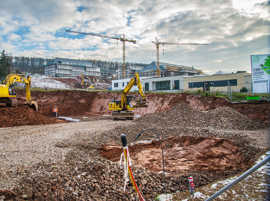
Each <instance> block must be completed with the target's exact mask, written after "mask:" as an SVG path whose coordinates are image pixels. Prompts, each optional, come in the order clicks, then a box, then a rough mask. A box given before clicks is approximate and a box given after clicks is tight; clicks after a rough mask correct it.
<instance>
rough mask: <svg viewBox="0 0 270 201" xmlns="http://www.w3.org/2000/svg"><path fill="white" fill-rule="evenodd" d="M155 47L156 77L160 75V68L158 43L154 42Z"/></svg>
mask: <svg viewBox="0 0 270 201" xmlns="http://www.w3.org/2000/svg"><path fill="white" fill-rule="evenodd" d="M156 47H157V72H156V75H157V76H158V77H160V69H159V43H158V42H157V43H156Z"/></svg>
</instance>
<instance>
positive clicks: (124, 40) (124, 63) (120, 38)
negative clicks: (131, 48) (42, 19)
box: [66, 30, 136, 78]
mask: <svg viewBox="0 0 270 201" xmlns="http://www.w3.org/2000/svg"><path fill="white" fill-rule="evenodd" d="M66 32H69V33H77V34H83V35H90V36H97V37H100V38H108V39H114V40H119V41H121V42H122V43H123V66H122V78H126V53H125V52H126V42H130V43H133V44H136V40H131V39H127V38H126V37H125V34H123V36H120V37H113V36H107V35H103V34H98V33H93V32H88V33H86V32H79V31H72V30H66Z"/></svg>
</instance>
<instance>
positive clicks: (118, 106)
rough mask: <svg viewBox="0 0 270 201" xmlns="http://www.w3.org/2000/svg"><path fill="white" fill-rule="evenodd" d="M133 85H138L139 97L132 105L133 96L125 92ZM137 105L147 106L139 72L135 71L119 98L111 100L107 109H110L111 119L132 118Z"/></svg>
mask: <svg viewBox="0 0 270 201" xmlns="http://www.w3.org/2000/svg"><path fill="white" fill-rule="evenodd" d="M135 85H137V86H138V89H139V94H140V96H141V97H140V99H139V100H136V104H135V105H134V106H132V105H131V100H132V99H133V96H128V95H127V94H128V93H129V91H130V90H131V89H132V87H133V86H135ZM137 107H147V105H146V97H145V95H144V93H143V89H142V84H141V81H140V77H139V74H138V73H135V76H134V77H133V78H131V80H130V81H129V83H128V84H127V86H126V87H125V89H124V90H123V91H122V93H121V100H112V101H111V102H110V103H109V110H110V111H112V117H113V119H119V118H121V119H133V118H134V112H133V110H134V108H137Z"/></svg>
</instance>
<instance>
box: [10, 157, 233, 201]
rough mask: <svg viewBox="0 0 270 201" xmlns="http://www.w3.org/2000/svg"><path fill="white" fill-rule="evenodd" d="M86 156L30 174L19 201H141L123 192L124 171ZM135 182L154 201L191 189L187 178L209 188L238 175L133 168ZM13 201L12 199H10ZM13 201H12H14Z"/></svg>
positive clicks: (18, 191)
mask: <svg viewBox="0 0 270 201" xmlns="http://www.w3.org/2000/svg"><path fill="white" fill-rule="evenodd" d="M86 158H88V156H86V155H85V153H82V152H80V153H79V152H74V153H70V155H69V158H68V159H67V160H66V163H64V164H38V165H36V166H34V167H32V170H31V172H30V171H29V172H26V173H25V177H24V178H23V180H21V184H20V185H19V186H18V188H15V189H13V191H14V192H15V194H16V197H15V198H14V199H16V200H23V199H27V200H74V201H75V200H129V201H131V200H134V201H135V200H137V195H136V193H135V191H134V189H133V187H132V185H131V183H129V184H128V186H127V191H126V192H123V186H124V179H123V169H121V168H120V167H119V165H118V163H113V162H110V161H108V160H104V159H102V158H98V157H95V158H91V159H86ZM132 170H133V173H134V177H135V180H136V182H137V184H138V186H139V188H140V190H141V192H142V193H143V195H144V198H145V199H146V200H154V198H155V197H156V196H157V195H158V194H161V193H172V192H176V191H179V190H180V191H181V190H187V189H188V180H187V177H188V176H190V175H192V176H193V178H194V180H195V181H196V186H201V185H205V184H207V183H209V182H212V181H214V180H215V179H217V178H218V177H226V175H230V174H232V173H235V171H233V170H227V171H224V172H223V173H222V175H219V174H218V173H217V174H213V173H211V172H207V171H202V172H200V173H198V172H195V171H194V172H189V173H188V174H182V175H179V176H177V175H175V176H165V179H163V174H158V173H152V172H149V171H147V170H145V169H143V168H138V167H135V166H132ZM6 200H9V199H6ZM10 200H12V199H10Z"/></svg>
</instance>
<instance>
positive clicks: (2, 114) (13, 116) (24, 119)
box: [0, 105, 64, 127]
mask: <svg viewBox="0 0 270 201" xmlns="http://www.w3.org/2000/svg"><path fill="white" fill-rule="evenodd" d="M58 122H64V121H62V120H57V119H55V118H52V117H47V116H45V115H43V114H41V113H40V112H36V111H34V110H33V109H31V108H30V107H29V106H27V105H18V106H17V107H11V108H7V107H0V127H11V126H21V125H39V124H51V123H58Z"/></svg>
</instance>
